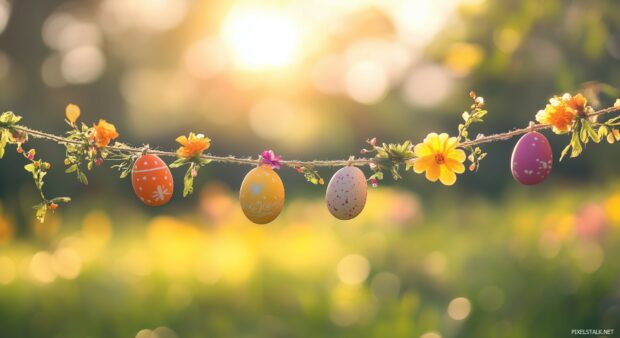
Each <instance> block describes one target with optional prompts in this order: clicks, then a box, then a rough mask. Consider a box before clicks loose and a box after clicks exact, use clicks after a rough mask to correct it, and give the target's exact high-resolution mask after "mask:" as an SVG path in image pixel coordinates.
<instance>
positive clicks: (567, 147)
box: [560, 144, 571, 162]
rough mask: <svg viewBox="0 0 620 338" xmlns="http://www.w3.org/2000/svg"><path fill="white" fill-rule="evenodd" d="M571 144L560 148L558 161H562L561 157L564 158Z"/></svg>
mask: <svg viewBox="0 0 620 338" xmlns="http://www.w3.org/2000/svg"><path fill="white" fill-rule="evenodd" d="M570 147H571V145H570V144H568V145H566V147H564V149H563V150H562V154H561V155H560V162H562V159H563V158H564V156H566V154H568V151H569V150H570Z"/></svg>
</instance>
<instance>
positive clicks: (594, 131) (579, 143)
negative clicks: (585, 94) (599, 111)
mask: <svg viewBox="0 0 620 338" xmlns="http://www.w3.org/2000/svg"><path fill="white" fill-rule="evenodd" d="M593 112H594V109H593V108H592V107H591V106H588V107H586V114H585V116H580V117H579V118H578V119H576V120H575V122H573V126H572V127H571V138H570V142H569V143H568V145H566V147H564V149H563V150H562V154H561V156H560V161H561V160H562V159H563V158H564V156H566V155H568V153H569V152H570V157H571V158H573V157H577V156H579V155H580V154H581V153H582V152H583V149H584V147H585V146H586V145H587V144H588V143H589V142H590V141H592V142H594V143H599V142H601V140H603V139H604V138H606V139H607V142H609V143H614V142H615V141H620V131H619V130H618V129H617V128H616V127H617V126H620V116H616V117H613V118H611V119H608V120H606V121H604V122H598V121H597V119H596V116H588V115H589V114H592V113H593Z"/></svg>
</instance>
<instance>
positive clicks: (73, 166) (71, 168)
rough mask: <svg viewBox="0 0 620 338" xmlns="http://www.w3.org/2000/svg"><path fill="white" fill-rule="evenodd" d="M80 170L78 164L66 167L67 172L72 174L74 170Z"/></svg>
mask: <svg viewBox="0 0 620 338" xmlns="http://www.w3.org/2000/svg"><path fill="white" fill-rule="evenodd" d="M76 170H78V165H77V164H74V165H72V166H70V167H69V168H67V169H65V173H67V174H70V173H72V172H74V171H76Z"/></svg>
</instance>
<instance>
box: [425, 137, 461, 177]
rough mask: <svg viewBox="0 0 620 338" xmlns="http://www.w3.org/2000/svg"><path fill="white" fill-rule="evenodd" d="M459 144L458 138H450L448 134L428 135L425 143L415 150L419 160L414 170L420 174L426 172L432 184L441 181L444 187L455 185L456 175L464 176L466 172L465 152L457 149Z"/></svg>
mask: <svg viewBox="0 0 620 338" xmlns="http://www.w3.org/2000/svg"><path fill="white" fill-rule="evenodd" d="M457 144H458V141H457V138H456V137H449V136H448V134H446V133H442V134H440V135H437V134H436V133H430V134H428V136H426V138H425V139H424V142H422V143H419V144H417V145H416V146H415V148H414V152H415V156H416V157H417V158H416V159H415V160H414V162H413V170H414V171H415V172H416V173H418V174H421V173H423V172H426V179H428V180H429V181H431V182H436V181H437V179H439V181H441V183H443V184H444V185H452V184H454V182H456V174H455V173H457V174H462V173H463V172H464V171H465V166H464V165H463V161H465V152H464V151H463V150H461V149H457V147H456V146H457Z"/></svg>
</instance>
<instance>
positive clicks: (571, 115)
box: [0, 92, 620, 224]
mask: <svg viewBox="0 0 620 338" xmlns="http://www.w3.org/2000/svg"><path fill="white" fill-rule="evenodd" d="M470 97H471V98H472V100H473V104H472V105H471V107H470V109H469V110H468V111H465V112H463V114H462V118H463V123H461V124H459V126H458V135H457V136H453V137H451V136H449V135H448V134H446V133H442V134H437V133H430V134H428V135H427V136H426V138H425V139H424V140H423V141H422V142H420V143H418V144H413V143H412V142H411V141H405V142H403V143H400V144H392V143H390V144H386V143H383V144H378V142H377V139H376V138H372V139H369V140H367V141H366V142H367V143H368V145H369V148H368V149H362V150H361V154H362V155H368V154H371V155H373V156H372V157H362V158H356V157H354V156H351V157H350V158H349V159H347V160H332V161H321V160H314V161H291V160H283V159H282V158H281V157H280V156H278V155H276V154H274V152H273V151H271V150H268V151H264V152H263V153H262V154H261V155H260V156H259V157H258V158H257V159H253V158H240V157H235V156H215V155H211V154H204V152H205V151H206V150H208V149H209V147H210V146H211V140H210V139H209V138H207V137H205V136H204V135H203V134H195V133H189V135H188V136H180V137H178V138H177V139H176V141H177V142H178V143H179V144H180V147H179V148H178V149H177V151H176V152H167V151H160V150H151V149H150V148H149V147H148V146H145V147H142V148H136V147H131V146H129V145H126V144H124V143H121V142H118V141H115V140H116V139H117V138H118V137H119V134H118V132H117V131H116V127H115V126H114V125H113V124H111V123H109V122H107V121H105V120H103V119H100V120H99V122H98V123H97V124H94V125H93V126H92V127H89V126H88V125H86V124H84V123H81V124H79V125H78V123H77V121H78V119H79V117H80V108H79V107H78V106H76V105H74V104H69V105H68V106H67V107H66V109H65V116H66V122H67V124H68V125H69V126H70V129H69V131H67V132H66V135H65V136H58V135H54V134H49V133H46V132H42V131H37V130H33V129H30V128H28V127H26V126H23V125H20V124H19V122H20V121H21V120H22V117H21V116H18V115H15V114H13V113H12V112H5V113H3V114H2V115H0V158H2V157H3V156H4V152H5V147H6V145H7V144H11V145H16V149H17V152H18V153H20V154H22V155H23V157H24V158H25V160H26V161H27V162H28V163H27V164H26V165H25V167H24V169H25V170H26V171H28V172H29V173H31V174H32V177H33V180H34V183H35V186H36V188H37V190H38V192H39V194H40V197H41V202H40V203H39V204H37V205H36V206H34V209H35V210H36V217H37V219H38V220H39V221H40V222H43V221H44V220H45V215H46V213H47V212H48V211H50V210H51V211H54V210H55V209H56V208H58V206H59V204H61V203H68V202H70V201H71V199H70V198H69V197H55V198H48V197H47V196H46V195H45V194H44V192H43V184H44V177H45V175H46V174H47V172H48V171H49V170H50V169H51V165H50V164H49V163H48V162H45V161H43V160H42V159H40V158H39V159H37V158H36V151H35V149H30V150H28V151H26V150H24V149H23V145H24V144H25V143H26V142H27V141H28V139H29V137H33V138H39V139H45V140H50V141H53V142H56V143H58V144H62V145H64V146H65V148H66V156H65V160H64V164H65V166H66V169H65V172H66V173H73V174H75V175H76V177H77V179H78V180H79V181H80V182H81V183H82V184H88V178H87V176H86V172H87V171H90V170H92V169H93V168H94V167H96V166H100V165H102V164H103V163H104V162H105V161H109V162H112V163H114V164H113V165H112V166H111V167H112V168H116V169H118V170H119V171H120V172H121V174H120V177H121V178H125V177H127V176H128V175H129V174H130V173H131V181H132V186H133V189H134V191H135V193H136V196H137V197H138V198H139V199H140V201H142V202H143V203H144V204H146V205H149V206H161V205H164V204H166V203H168V201H170V199H171V198H172V195H173V192H174V183H173V178H172V174H171V172H170V168H179V167H187V170H186V173H185V176H184V178H183V197H186V196H187V195H189V194H191V193H192V192H193V186H194V178H195V177H196V176H198V173H199V171H200V169H201V168H202V167H204V166H206V165H208V164H210V163H211V162H218V163H235V164H241V165H252V166H256V168H254V169H252V170H251V171H250V172H248V174H247V175H246V176H245V178H244V179H243V182H242V184H241V189H240V192H239V200H240V203H241V208H242V210H243V212H244V214H245V215H246V217H247V218H248V219H249V220H251V221H252V222H254V223H257V224H266V223H269V222H271V221H273V220H274V219H276V218H277V217H278V215H279V214H280V212H281V211H282V208H283V206H284V199H285V189H284V184H283V183H282V180H281V179H280V177H279V176H278V174H277V173H276V172H275V170H278V169H280V168H281V167H282V166H287V167H291V168H294V169H295V170H296V171H297V172H298V173H300V174H303V175H304V177H305V178H306V180H308V181H309V182H311V183H312V184H315V185H316V184H320V185H323V184H324V180H323V178H322V177H321V176H320V174H319V172H318V171H317V168H318V167H342V168H341V169H340V170H338V171H337V172H336V173H335V174H334V176H333V177H332V178H331V180H330V181H329V184H328V186H327V191H326V197H325V200H326V205H327V209H328V210H329V212H330V213H331V214H332V215H333V216H334V217H336V218H338V219H341V220H349V219H352V218H355V217H356V216H357V215H359V214H360V213H361V212H362V210H363V209H364V205H365V203H366V194H367V188H368V185H367V182H370V183H371V185H372V186H373V187H377V186H378V182H379V180H382V179H383V178H384V173H389V174H391V175H392V177H393V178H394V179H395V180H398V179H400V178H401V170H402V169H403V167H404V170H405V171H409V170H413V171H414V172H415V173H417V174H422V173H424V174H425V176H426V178H427V179H428V180H429V181H432V182H436V181H439V182H441V183H442V184H444V185H453V184H454V183H455V182H456V175H457V174H462V173H463V172H465V165H464V162H465V161H467V162H468V163H469V165H468V168H469V170H470V171H477V170H478V168H479V166H480V161H481V160H482V159H484V158H485V156H486V155H487V154H486V153H485V152H483V151H482V149H481V148H480V147H479V146H480V145H481V144H485V143H489V142H494V141H501V140H507V139H510V138H512V137H514V136H518V135H523V136H522V137H521V138H520V139H519V141H518V142H517V144H516V145H515V148H514V150H513V153H512V157H511V171H512V175H513V177H514V179H515V180H516V181H517V182H519V183H521V184H524V185H534V184H538V183H540V182H542V181H544V180H545V178H546V177H547V176H548V175H549V174H550V172H551V168H552V165H553V153H552V151H551V146H550V145H549V142H548V141H547V139H546V137H545V136H544V135H543V134H541V133H539V132H538V131H540V130H544V129H552V131H553V132H554V133H555V134H570V141H569V143H568V144H567V146H566V147H565V148H564V150H563V151H562V153H561V155H560V161H561V160H562V159H563V158H564V157H565V156H566V155H570V157H577V156H579V154H581V152H582V151H583V148H584V146H585V145H586V144H588V143H589V142H590V141H593V142H595V143H599V142H600V141H601V140H602V139H606V140H607V141H608V142H609V143H614V142H615V141H620V131H619V130H618V129H617V128H616V127H617V126H619V125H620V116H616V117H613V118H609V119H607V120H605V121H603V122H601V121H599V117H601V116H603V115H605V114H609V113H612V112H617V111H620V99H617V100H616V102H615V104H614V105H613V106H610V107H608V108H605V109H601V110H598V111H595V110H594V108H592V106H590V105H588V102H587V100H586V98H585V97H584V96H583V95H582V94H576V95H574V96H573V95H570V94H564V95H562V96H554V97H553V98H551V99H550V100H549V104H547V105H546V107H545V108H544V109H542V110H540V111H539V112H538V113H537V114H536V121H537V122H538V123H534V122H530V125H529V126H528V127H525V128H521V129H515V130H512V131H509V132H505V133H500V134H494V135H489V136H485V135H483V134H478V135H477V136H476V137H475V138H470V134H469V129H470V127H471V126H472V125H473V124H474V123H481V122H483V119H484V117H485V116H486V114H487V112H488V111H487V110H486V109H485V103H484V99H483V98H482V97H480V96H477V95H476V93H474V92H471V93H470ZM112 141H115V142H114V143H113V144H111V143H112ZM160 156H162V157H175V158H176V160H175V161H174V162H172V163H171V164H170V165H169V166H168V165H167V164H166V163H165V162H164V161H163V160H161V158H160ZM363 166H368V167H369V169H370V170H371V172H372V174H371V176H370V177H369V178H366V176H365V174H364V172H363V171H362V170H360V169H359V168H358V167H363Z"/></svg>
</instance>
